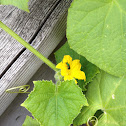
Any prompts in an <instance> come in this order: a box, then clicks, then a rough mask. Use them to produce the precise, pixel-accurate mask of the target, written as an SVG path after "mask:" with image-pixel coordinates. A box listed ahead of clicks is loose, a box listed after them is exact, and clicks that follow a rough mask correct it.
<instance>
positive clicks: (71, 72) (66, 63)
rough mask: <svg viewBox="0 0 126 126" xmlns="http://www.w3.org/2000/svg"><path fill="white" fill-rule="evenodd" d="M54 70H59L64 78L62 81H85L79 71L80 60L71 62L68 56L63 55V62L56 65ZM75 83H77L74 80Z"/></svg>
mask: <svg viewBox="0 0 126 126" xmlns="http://www.w3.org/2000/svg"><path fill="white" fill-rule="evenodd" d="M56 68H58V69H61V75H62V76H64V80H72V79H73V78H75V79H78V80H84V81H86V76H85V73H84V72H83V71H81V70H80V69H81V64H80V60H77V59H76V60H73V61H72V58H71V57H70V56H69V55H65V56H64V58H63V60H62V61H61V62H60V63H59V64H57V65H56ZM75 83H77V81H76V80H75Z"/></svg>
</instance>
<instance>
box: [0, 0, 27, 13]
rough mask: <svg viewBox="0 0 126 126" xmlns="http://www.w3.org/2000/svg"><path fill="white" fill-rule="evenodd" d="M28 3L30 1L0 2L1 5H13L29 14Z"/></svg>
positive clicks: (7, 0)
mask: <svg viewBox="0 0 126 126" xmlns="http://www.w3.org/2000/svg"><path fill="white" fill-rule="evenodd" d="M28 1H29V0H0V4H3V5H13V6H15V7H18V8H19V9H21V10H24V11H27V12H29V9H28Z"/></svg>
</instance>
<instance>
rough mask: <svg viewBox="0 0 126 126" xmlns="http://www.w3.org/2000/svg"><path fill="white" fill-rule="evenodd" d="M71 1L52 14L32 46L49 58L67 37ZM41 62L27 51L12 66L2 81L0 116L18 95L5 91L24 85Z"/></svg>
mask: <svg viewBox="0 0 126 126" xmlns="http://www.w3.org/2000/svg"><path fill="white" fill-rule="evenodd" d="M70 3H71V1H68V0H61V1H60V3H59V4H58V5H57V7H56V8H55V9H54V10H53V12H52V14H51V15H50V16H49V17H48V19H47V20H46V22H45V23H44V24H43V26H42V28H41V30H40V31H39V33H38V34H37V36H36V37H35V39H34V40H33V41H32V44H31V45H32V46H33V47H34V48H36V49H37V50H38V51H39V52H41V53H42V54H43V55H44V56H45V57H48V56H49V55H50V53H51V52H52V51H53V50H54V48H55V47H56V46H57V45H58V43H59V42H60V41H61V40H62V38H63V37H64V36H65V30H66V17H67V13H66V12H67V9H68V7H69V6H70ZM42 63H43V62H42V61H41V60H39V59H38V58H37V57H36V56H34V55H33V54H32V53H31V52H29V51H28V50H25V51H24V52H23V53H22V54H21V55H20V57H19V58H18V59H17V60H16V61H15V62H14V63H13V64H12V66H11V67H10V68H9V69H8V71H7V72H6V73H5V74H4V76H3V77H2V78H1V79H0V101H2V102H0V106H1V107H0V114H2V113H3V112H4V110H5V109H6V108H7V106H8V105H9V104H10V103H11V102H12V100H13V99H14V98H15V97H16V95H17V94H9V93H6V92H5V90H6V89H8V88H11V87H15V86H19V85H24V84H26V83H27V82H28V81H29V79H30V78H31V77H32V76H33V75H34V73H35V72H36V71H37V69H38V68H39V67H40V66H41V65H42Z"/></svg>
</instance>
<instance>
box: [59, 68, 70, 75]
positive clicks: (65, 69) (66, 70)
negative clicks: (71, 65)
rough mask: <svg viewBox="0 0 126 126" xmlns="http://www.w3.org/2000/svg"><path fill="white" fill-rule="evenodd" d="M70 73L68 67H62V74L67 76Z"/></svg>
mask: <svg viewBox="0 0 126 126" xmlns="http://www.w3.org/2000/svg"><path fill="white" fill-rule="evenodd" d="M68 73H69V70H68V69H67V67H66V68H65V67H64V69H61V75H62V76H67V75H68Z"/></svg>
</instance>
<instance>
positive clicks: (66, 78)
mask: <svg viewBox="0 0 126 126" xmlns="http://www.w3.org/2000/svg"><path fill="white" fill-rule="evenodd" d="M72 79H73V76H71V75H66V76H64V80H72Z"/></svg>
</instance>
